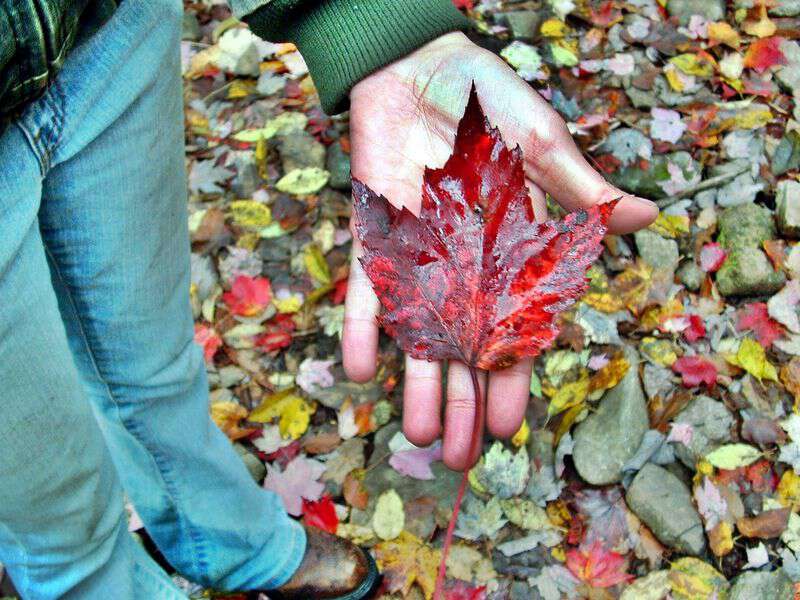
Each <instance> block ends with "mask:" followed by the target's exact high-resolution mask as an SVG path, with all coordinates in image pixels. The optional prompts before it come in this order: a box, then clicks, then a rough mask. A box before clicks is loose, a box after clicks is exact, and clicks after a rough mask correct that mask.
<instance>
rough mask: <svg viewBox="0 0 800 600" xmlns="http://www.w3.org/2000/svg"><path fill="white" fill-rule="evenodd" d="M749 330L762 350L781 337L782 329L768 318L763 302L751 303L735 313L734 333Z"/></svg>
mask: <svg viewBox="0 0 800 600" xmlns="http://www.w3.org/2000/svg"><path fill="white" fill-rule="evenodd" d="M746 329H749V330H751V331H752V332H753V333H754V334H755V336H756V340H757V341H758V343H759V344H761V345H762V346H764V348H765V349H766V348H769V347H770V346H772V342H774V341H775V340H777V339H778V338H779V337H781V336H782V335H783V327H781V324H780V323H778V322H777V321H775V320H773V319H772V318H770V316H769V311H768V309H767V305H766V303H765V302H751V303H750V304H747V305H745V306H743V307H742V308H740V309H739V310H737V311H736V331H744V330H746Z"/></svg>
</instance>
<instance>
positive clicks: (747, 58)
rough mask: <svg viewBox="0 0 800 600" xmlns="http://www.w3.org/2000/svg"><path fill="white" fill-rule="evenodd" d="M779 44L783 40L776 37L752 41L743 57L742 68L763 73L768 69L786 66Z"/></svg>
mask: <svg viewBox="0 0 800 600" xmlns="http://www.w3.org/2000/svg"><path fill="white" fill-rule="evenodd" d="M781 42H783V38H782V37H777V36H774V37H768V38H764V39H761V40H756V41H754V42H753V43H752V44H750V47H749V48H748V49H747V53H745V55H744V66H745V67H749V68H751V69H754V70H755V71H757V72H759V73H763V72H764V71H766V70H767V69H769V68H770V67H774V66H776V65H785V64H787V62H788V61H787V60H786V56H784V54H783V51H782V50H781Z"/></svg>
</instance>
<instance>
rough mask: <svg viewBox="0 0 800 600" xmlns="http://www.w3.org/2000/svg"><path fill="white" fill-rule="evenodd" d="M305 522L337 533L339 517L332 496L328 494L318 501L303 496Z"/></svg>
mask: <svg viewBox="0 0 800 600" xmlns="http://www.w3.org/2000/svg"><path fill="white" fill-rule="evenodd" d="M303 523H305V524H306V525H308V526H310V527H316V528H317V529H322V530H323V531H327V532H328V533H332V534H334V535H336V530H337V528H338V527H339V517H338V516H337V515H336V507H335V506H334V504H333V500H332V499H331V497H330V496H329V495H327V494H326V495H325V496H323V497H322V498H320V499H319V500H316V501H315V500H306V499H305V498H303Z"/></svg>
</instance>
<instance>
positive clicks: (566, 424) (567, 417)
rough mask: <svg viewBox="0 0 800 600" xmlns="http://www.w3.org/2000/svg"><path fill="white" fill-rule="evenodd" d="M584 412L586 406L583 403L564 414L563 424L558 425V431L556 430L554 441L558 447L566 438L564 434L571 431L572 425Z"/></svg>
mask: <svg viewBox="0 0 800 600" xmlns="http://www.w3.org/2000/svg"><path fill="white" fill-rule="evenodd" d="M584 410H586V404H585V403H583V402H581V403H580V404H578V405H576V406H573V407H572V408H570V409H569V410H568V411H567V412H565V413H564V416H563V417H561V422H560V423H559V424H558V429H556V435H555V437H554V439H553V444H555V445H556V446H557V445H558V443H559V442H560V441H561V438H562V437H564V434H566V433H567V432H568V431H569V430H570V428H571V427H572V425H573V424H574V423H575V420H576V419H577V418H578V417H579V416H580V414H581V413H582V412H583V411H584Z"/></svg>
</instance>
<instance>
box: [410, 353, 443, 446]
mask: <svg viewBox="0 0 800 600" xmlns="http://www.w3.org/2000/svg"><path fill="white" fill-rule="evenodd" d="M441 402H442V369H441V365H440V364H439V363H438V362H429V361H427V360H417V359H416V358H413V357H411V356H408V355H406V380H405V387H404V390H403V433H405V435H406V437H407V438H408V441H410V442H411V443H412V444H414V445H415V446H427V445H428V444H431V443H433V441H434V440H435V439H436V438H438V437H439V433H440V432H441V429H442V427H441V418H440V415H439V412H440V408H441Z"/></svg>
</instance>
